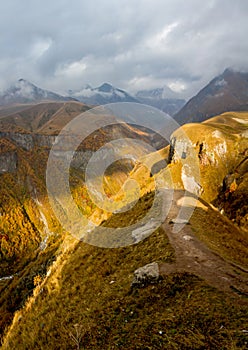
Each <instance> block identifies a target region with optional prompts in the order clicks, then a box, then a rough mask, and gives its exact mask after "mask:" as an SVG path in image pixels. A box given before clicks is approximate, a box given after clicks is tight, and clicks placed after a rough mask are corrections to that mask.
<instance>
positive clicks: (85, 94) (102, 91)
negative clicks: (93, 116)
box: [68, 83, 138, 105]
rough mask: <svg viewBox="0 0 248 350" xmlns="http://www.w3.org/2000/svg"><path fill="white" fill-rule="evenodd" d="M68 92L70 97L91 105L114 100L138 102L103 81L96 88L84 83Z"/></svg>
mask: <svg viewBox="0 0 248 350" xmlns="http://www.w3.org/2000/svg"><path fill="white" fill-rule="evenodd" d="M68 93H69V96H70V97H73V98H76V99H77V100H79V101H80V102H83V103H86V104H91V105H104V104H108V103H115V102H136V103H137V102H138V101H137V100H136V99H135V98H134V97H133V96H131V95H130V94H129V93H127V92H126V91H124V90H121V89H118V88H116V87H114V86H112V85H111V84H108V83H104V84H102V85H101V86H99V87H96V88H92V87H91V86H90V85H86V86H85V87H84V88H83V89H81V90H79V91H72V90H69V92H68Z"/></svg>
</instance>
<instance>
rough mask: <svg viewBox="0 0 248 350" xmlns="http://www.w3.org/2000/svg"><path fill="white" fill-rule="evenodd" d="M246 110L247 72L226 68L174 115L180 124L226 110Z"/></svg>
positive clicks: (203, 118) (247, 105)
mask: <svg viewBox="0 0 248 350" xmlns="http://www.w3.org/2000/svg"><path fill="white" fill-rule="evenodd" d="M247 110H248V73H242V72H237V71H234V70H232V69H226V70H225V71H224V72H223V73H222V74H221V75H219V76H217V77H216V78H214V79H213V80H212V81H210V83H209V84H208V85H207V86H205V87H204V88H203V89H202V90H201V91H200V92H199V93H198V94H197V95H196V96H194V97H193V98H191V99H190V100H189V101H188V103H187V104H186V105H185V106H184V107H183V108H182V109H181V110H180V111H179V112H177V113H176V114H175V115H174V118H175V119H176V120H177V121H178V122H179V123H181V124H185V123H190V122H201V121H204V120H206V119H208V118H210V117H212V116H215V115H217V114H221V113H223V112H228V111H247Z"/></svg>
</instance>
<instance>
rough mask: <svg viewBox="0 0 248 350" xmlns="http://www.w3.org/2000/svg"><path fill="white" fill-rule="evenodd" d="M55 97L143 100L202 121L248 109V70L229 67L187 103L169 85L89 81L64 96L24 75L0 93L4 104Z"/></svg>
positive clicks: (184, 119)
mask: <svg viewBox="0 0 248 350" xmlns="http://www.w3.org/2000/svg"><path fill="white" fill-rule="evenodd" d="M51 101H53V102H68V101H79V102H81V103H84V104H86V105H88V106H94V105H104V104H108V103H116V102H134V103H142V104H147V105H150V106H153V107H156V108H158V109H160V110H162V111H164V112H165V113H168V114H169V115H171V116H173V117H174V118H175V119H176V121H178V122H179V123H180V124H185V123H190V122H201V121H204V120H206V119H208V118H210V117H212V116H215V115H217V114H221V113H223V112H228V111H243V110H245V111H247V110H248V73H243V72H237V71H234V70H232V69H226V70H225V71H224V72H223V73H222V74H221V75H219V76H217V77H215V78H214V79H213V80H212V81H210V83H209V84H207V85H206V86H205V87H204V88H203V89H202V90H201V91H200V92H199V93H198V94H197V95H196V96H194V97H192V98H191V99H190V100H189V101H188V102H187V103H186V101H185V100H184V99H182V98H181V97H180V94H178V93H176V92H174V91H172V90H171V89H170V88H169V87H167V86H165V87H164V88H158V89H153V90H141V91H138V92H137V93H136V94H135V95H132V94H130V93H128V92H126V91H125V90H122V89H119V88H116V87H114V86H113V85H111V84H109V83H104V84H102V85H100V86H99V87H95V88H93V87H91V86H90V85H86V86H84V87H83V88H82V89H80V90H78V91H73V90H69V91H68V93H67V94H66V96H62V95H59V94H57V93H54V92H51V91H48V90H44V89H41V88H39V87H37V86H35V85H34V84H32V83H30V82H28V81H27V80H24V79H20V80H18V81H17V82H16V83H15V84H14V85H12V86H11V87H10V88H8V89H7V90H5V91H4V92H3V93H0V106H1V105H2V106H6V105H13V104H36V103H40V102H51Z"/></svg>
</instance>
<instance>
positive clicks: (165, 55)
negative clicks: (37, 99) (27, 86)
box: [0, 0, 248, 95]
mask: <svg viewBox="0 0 248 350" xmlns="http://www.w3.org/2000/svg"><path fill="white" fill-rule="evenodd" d="M247 14H248V2H246V1H244V0H238V1H235V2H233V1H231V0H225V1H223V0H209V1H207V2H206V3H204V2H200V1H199V0H187V1H183V0H173V1H172V0H121V1H115V0H92V1H84V0H74V1H69V0H53V1H50V0H49V1H48V0H43V1H41V0H32V1H31V0H22V1H20V0H9V1H8V2H1V5H0V33H1V36H0V52H1V55H0V73H1V86H2V87H4V86H6V85H9V83H10V82H12V81H14V80H16V79H18V78H20V77H24V78H26V79H29V80H31V81H33V82H34V83H36V84H38V85H40V86H42V87H46V88H50V89H53V90H55V91H63V90H66V89H68V88H80V87H81V86H82V85H83V84H85V83H91V84H92V85H97V84H100V83H102V82H103V81H108V82H112V83H113V84H114V85H116V86H119V87H123V88H126V89H128V90H132V91H135V90H137V89H141V88H149V87H158V86H163V85H164V84H169V85H170V86H172V87H174V88H176V89H179V90H180V89H182V88H183V87H185V89H186V94H187V95H190V94H192V93H194V92H196V91H197V90H198V89H199V88H200V87H202V85H203V84H205V83H206V82H207V81H208V80H210V79H211V78H212V77H214V76H215V75H216V74H219V73H221V72H222V71H223V70H224V69H225V68H226V67H230V66H231V67H234V68H235V67H236V68H238V69H243V70H248V62H247V57H248V44H247V39H246V36H247V32H248V24H247Z"/></svg>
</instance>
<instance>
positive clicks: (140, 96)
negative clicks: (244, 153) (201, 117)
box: [0, 79, 186, 115]
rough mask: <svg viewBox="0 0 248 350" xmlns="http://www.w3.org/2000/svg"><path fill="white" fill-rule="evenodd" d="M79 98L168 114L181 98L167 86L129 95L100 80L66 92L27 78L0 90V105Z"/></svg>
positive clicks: (176, 108)
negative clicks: (139, 106) (136, 105)
mask: <svg viewBox="0 0 248 350" xmlns="http://www.w3.org/2000/svg"><path fill="white" fill-rule="evenodd" d="M49 101H53V102H62V101H66V102H67V101H80V102H82V103H84V104H87V105H92V106H94V105H104V104H108V103H116V102H134V103H143V104H147V105H151V106H153V107H156V108H158V109H161V110H162V111H164V112H165V113H168V114H170V115H173V114H175V113H176V112H177V111H178V110H179V109H180V108H181V107H182V106H183V105H184V104H185V102H186V101H185V100H182V99H180V98H178V95H177V94H176V93H174V92H173V91H172V90H170V89H169V88H168V87H165V88H163V89H155V90H143V91H139V92H137V94H136V95H134V96H133V95H131V94H129V93H128V92H126V91H124V90H121V89H119V88H116V87H114V86H112V85H111V84H108V83H104V84H102V85H101V86H99V87H96V88H92V87H91V86H90V85H86V86H84V87H83V88H82V89H80V90H79V91H73V90H69V91H68V93H67V96H62V95H59V94H57V93H54V92H51V91H48V90H44V89H41V88H39V87H37V86H35V85H34V84H32V83H30V82H29V81H27V80H24V79H20V80H18V81H17V82H16V83H15V84H14V85H12V86H11V87H9V88H8V89H7V90H5V91H4V92H2V93H0V105H2V106H6V105H13V104H27V103H33V104H35V103H40V102H49Z"/></svg>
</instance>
